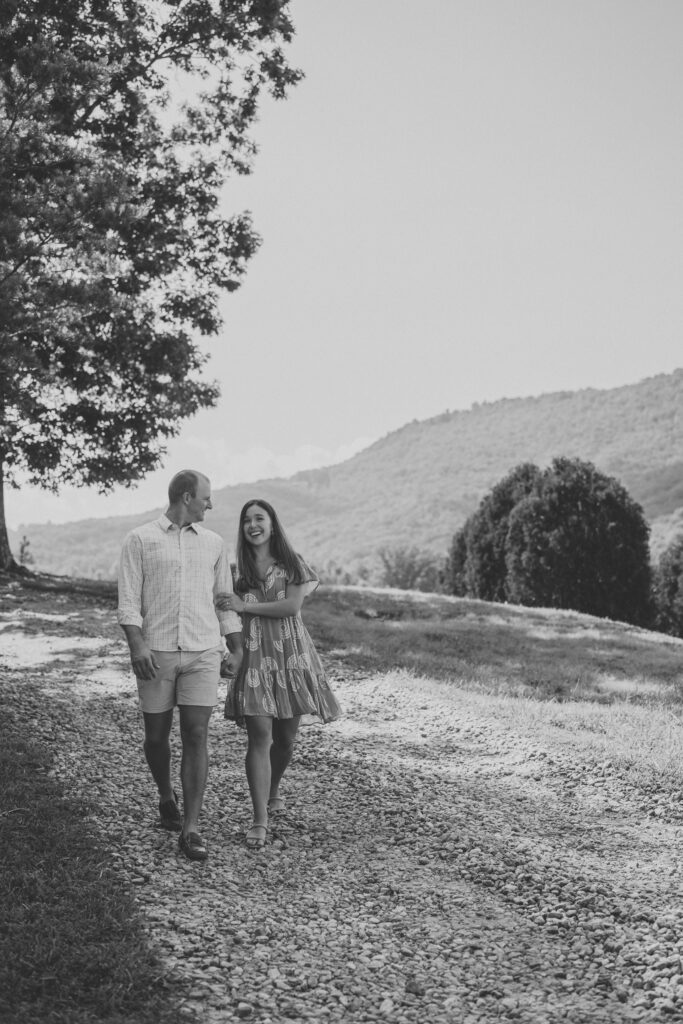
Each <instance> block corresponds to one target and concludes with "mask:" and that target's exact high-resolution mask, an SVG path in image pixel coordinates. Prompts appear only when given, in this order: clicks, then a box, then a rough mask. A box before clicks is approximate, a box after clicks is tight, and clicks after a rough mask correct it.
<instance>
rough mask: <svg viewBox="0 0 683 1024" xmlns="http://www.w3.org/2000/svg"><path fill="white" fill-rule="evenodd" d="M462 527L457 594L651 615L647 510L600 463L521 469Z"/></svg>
mask: <svg viewBox="0 0 683 1024" xmlns="http://www.w3.org/2000/svg"><path fill="white" fill-rule="evenodd" d="M494 494H496V499H495V500H494V497H493V496H494ZM492 509H497V510H498V513H499V514H497V515H496V514H493V513H492V511H491V510H492ZM461 532H462V537H459V536H458V535H457V534H456V537H455V538H454V542H453V547H452V550H451V585H452V586H453V587H454V585H458V586H459V589H458V590H457V591H456V590H455V587H454V592H457V593H461V594H462V593H465V594H467V595H470V596H477V597H484V598H485V599H487V600H506V601H513V602H515V603H518V604H525V605H540V606H544V607H549V608H572V609H575V610H576V611H581V612H586V613H589V614H593V615H599V616H605V617H609V618H613V619H621V620H624V621H627V622H634V623H640V624H644V623H646V622H647V621H649V617H650V601H649V592H650V568H649V550H648V533H649V528H648V526H647V523H646V521H645V518H644V515H643V511H642V509H641V508H640V506H639V505H637V504H636V502H634V501H633V500H632V498H631V497H630V496H629V494H628V492H627V491H626V490H625V488H624V487H622V485H621V484H620V483H619V482H618V481H617V480H615V479H614V478H612V477H608V476H605V475H604V474H602V473H600V472H599V471H598V470H597V469H596V468H595V467H594V466H593V465H592V464H591V463H588V462H582V461H581V460H580V459H567V458H557V459H555V460H553V462H552V464H551V466H550V467H548V469H546V470H545V471H543V472H541V471H540V470H537V469H536V467H534V466H530V465H528V464H527V465H524V466H520V467H517V469H515V470H513V472H512V473H511V474H510V475H509V476H508V477H506V479H505V480H504V481H502V482H501V484H499V485H497V487H496V488H494V491H492V492H491V495H489V496H487V497H486V498H485V499H484V500H483V501H482V504H481V506H480V509H479V510H478V512H476V513H475V514H474V516H472V517H471V520H470V521H468V523H466V524H465V527H464V529H463V531H461ZM482 552H483V553H484V556H488V557H483V556H482ZM492 566H493V570H492V568H491V567H492Z"/></svg>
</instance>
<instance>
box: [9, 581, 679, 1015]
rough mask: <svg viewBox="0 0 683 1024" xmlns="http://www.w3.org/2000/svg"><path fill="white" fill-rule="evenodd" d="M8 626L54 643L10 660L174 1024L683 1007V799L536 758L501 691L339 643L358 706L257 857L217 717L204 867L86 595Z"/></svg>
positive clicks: (233, 757)
mask: <svg viewBox="0 0 683 1024" xmlns="http://www.w3.org/2000/svg"><path fill="white" fill-rule="evenodd" d="M50 599H51V600H53V601H55V600H56V598H55V597H51V598H50ZM43 600H45V597H44V596H43ZM15 603H16V602H15ZM19 605H20V602H19ZM3 617H4V618H5V619H6V618H7V617H8V616H7V613H6V612H3V613H1V614H0V620H1V619H2V618H3ZM11 617H12V630H13V632H14V634H16V633H17V632H19V633H21V634H22V635H21V645H22V648H23V649H24V650H27V649H28V650H31V644H32V643H36V644H38V643H39V644H40V645H41V648H40V650H41V651H42V650H47V649H48V648H49V642H50V639H51V637H52V638H57V639H59V640H60V641H61V642H62V643H61V646H60V647H59V648H58V650H59V652H60V653H59V660H57V659H56V658H55V657H52V656H49V657H47V656H46V657H44V658H43V660H42V661H41V660H40V658H39V657H38V660H37V661H36V658H34V659H33V662H32V665H31V667H28V668H27V667H25V666H22V665H21V664H20V663H19V662H18V661H17V660H16V659H15V658H13V656H12V655H11V654H10V655H0V672H1V674H2V677H3V681H4V683H3V685H4V687H5V689H6V691H7V692H9V691H10V690H13V691H14V692H15V693H16V694H21V701H18V702H16V703H15V702H8V704H9V705H10V707H11V709H14V708H15V707H16V708H21V709H22V710H21V713H22V714H23V715H25V720H26V721H30V722H31V723H32V727H33V729H34V732H35V734H36V735H37V736H41V737H44V738H45V742H48V743H50V745H51V747H52V748H53V749H54V754H55V761H54V768H53V773H52V774H53V776H54V777H55V778H57V779H58V780H59V781H60V783H61V784H62V785H63V787H64V788H65V790H66V792H67V793H68V794H70V795H74V796H82V797H84V798H86V799H87V800H89V801H91V806H92V812H91V814H90V816H89V818H88V819H87V821H86V825H87V827H88V828H89V829H92V830H94V831H96V832H97V833H98V834H100V835H101V836H102V837H103V838H104V839H105V840H106V842H107V843H108V845H109V849H110V851H111V856H110V862H109V865H108V870H110V871H111V872H114V873H115V874H116V875H117V877H118V878H119V879H120V882H121V885H122V886H125V887H128V888H129V889H130V890H131V891H132V892H134V894H135V898H136V905H137V907H138V913H139V914H140V918H141V921H142V923H143V926H144V929H145V931H146V934H147V936H148V941H149V944H150V946H151V947H152V948H153V949H154V950H155V951H156V953H157V955H158V957H159V959H160V961H161V962H162V964H163V965H164V967H165V968H166V969H167V970H168V971H169V972H173V973H174V974H175V975H176V976H177V977H178V978H179V979H180V983H181V987H182V990H183V991H184V992H185V997H184V999H182V1000H181V1003H180V1004H179V1006H178V1017H179V1019H182V1020H187V1021H188V1022H192V1021H193V1020H195V1019H197V1020H202V1021H205V1022H208V1024H229V1022H232V1021H238V1020H245V1019H248V1020H250V1021H254V1022H258V1024H270V1022H282V1021H290V1020H291V1021H302V1022H304V1021H321V1020H322V1021H330V1022H337V1021H345V1022H352V1024H356V1022H359V1024H360V1022H364V1021H368V1022H379V1021H391V1022H392V1024H394V1022H395V1024H412V1022H414V1024H423V1022H425V1021H429V1022H430V1024H489V1022H494V1021H495V1022H498V1021H506V1020H507V1021H515V1022H522V1024H555V1022H558V1024H559V1022H561V1021H571V1022H576V1021H580V1022H582V1024H584V1022H585V1024H624V1022H629V1021H645V1022H655V1021H661V1020H668V1021H675V1020H681V1021H683V963H682V954H683V939H681V937H680V936H681V934H682V932H683V928H682V925H683V905H682V904H681V900H680V877H681V866H682V862H683V849H682V845H681V826H682V825H683V803H682V802H681V800H680V799H672V798H671V797H670V795H666V797H665V798H662V799H659V796H660V795H659V794H657V793H656V791H654V792H653V791H650V792H649V793H648V796H647V799H644V795H643V792H642V791H641V790H639V789H638V788H637V786H636V784H635V783H634V780H633V779H631V778H625V777H622V776H621V775H620V773H619V771H618V770H617V768H616V767H615V766H614V765H613V764H612V763H611V762H609V761H606V760H604V759H603V760H601V761H599V762H597V763H591V762H590V761H589V760H588V759H587V755H585V754H584V753H582V754H579V753H578V752H576V751H574V750H573V749H572V748H571V747H570V746H568V745H566V746H563V747H562V748H561V749H546V748H544V747H543V745H542V743H541V741H540V740H538V739H536V738H534V737H530V736H529V735H528V734H524V733H522V732H521V731H519V729H517V728H516V727H515V726H514V725H513V724H512V723H511V722H510V721H507V720H506V719H505V712H504V708H503V706H502V705H501V708H500V709H499V710H498V711H497V712H496V713H495V714H494V713H492V712H488V713H485V712H484V711H483V710H482V707H483V705H482V703H481V701H479V700H477V698H476V695H474V694H469V693H467V692H466V691H462V690H455V689H451V688H447V687H444V688H443V689H442V690H439V689H438V688H437V687H430V688H429V689H426V688H425V687H424V686H423V685H422V684H421V681H420V680H419V679H417V678H414V677H411V676H408V675H404V676H401V675H398V674H396V673H393V674H387V675H385V676H381V675H380V676H368V677H363V676H362V675H361V674H359V673H357V672H351V671H348V670H347V669H346V667H345V666H344V664H343V662H340V661H338V660H336V659H334V658H332V657H328V658H327V659H326V660H327V667H328V669H329V671H330V674H331V676H332V678H333V685H334V688H335V692H336V693H337V694H338V696H339V698H340V701H341V703H342V705H343V707H344V711H345V715H344V718H343V719H341V720H340V721H339V722H337V723H334V724H333V725H331V726H327V727H318V726H309V727H304V728H302V730H301V734H300V740H299V743H298V745H297V748H296V752H295V756H294V760H293V763H292V766H291V768H290V770H289V772H288V776H287V778H286V799H287V806H286V810H285V812H284V813H283V814H280V815H278V817H277V819H273V821H272V823H271V830H270V833H269V842H268V844H267V845H266V847H265V849H264V850H263V851H260V852H259V853H258V854H253V853H250V852H248V851H247V850H246V847H245V844H244V832H245V830H246V828H247V827H248V825H249V822H250V801H249V796H248V791H247V786H246V781H245V778H244V768H243V763H244V753H245V737H244V734H243V733H242V732H241V731H240V730H238V729H236V728H235V727H234V726H232V725H231V724H229V723H226V722H224V721H223V719H222V718H220V716H219V715H216V717H215V718H214V720H213V722H212V726H211V766H210V775H209V784H208V787H207V792H206V798H205V803H204V810H203V814H202V820H201V832H202V835H203V836H204V838H205V839H206V840H207V842H208V844H209V851H210V856H209V860H208V861H206V862H205V863H201V864H197V863H190V862H188V861H186V860H185V859H184V858H182V857H181V856H180V855H179V854H178V853H177V844H176V840H175V837H173V836H172V835H170V834H168V833H166V832H165V831H164V830H162V829H160V828H158V811H157V803H158V800H157V798H156V795H155V793H154V791H153V785H152V783H151V780H150V778H149V775H148V772H147V768H146V766H145V763H144V757H143V753H142V729H141V722H140V717H139V712H138V709H137V701H136V695H135V688H134V684H133V681H132V679H131V677H130V675H129V671H128V661H127V657H126V651H125V646H124V644H123V642H122V639H121V637H120V635H119V634H118V631H117V630H116V628H115V627H114V626H107V620H106V619H105V617H104V616H102V614H101V611H100V613H99V614H98V613H97V609H91V610H90V613H88V609H87V607H83V608H75V609H72V610H71V612H70V615H69V616H68V617H67V619H66V620H65V621H64V622H63V623H60V622H57V621H51V622H46V621H45V620H41V619H40V617H38V618H37V619H36V620H35V621H33V620H31V619H30V617H29V616H27V615H24V616H22V609H21V607H20V606H19V607H17V608H15V609H14V610H13V611H12V613H11ZM66 637H70V638H71V640H72V642H71V643H70V645H69V647H66V646H65V644H64V643H63V641H64V639H65V638H66ZM46 645H47V646H46ZM93 652H94V653H93ZM36 657H37V656H36ZM27 682H29V683H31V684H33V686H35V687H37V689H35V688H33V686H29V687H27V686H26V683H27ZM46 694H47V695H49V699H48V698H47V697H46ZM12 713H14V712H12ZM17 713H19V712H17ZM178 755H179V743H178V738H177V725H176V731H175V732H174V756H175V764H176V766H177V763H178ZM177 788H178V789H179V786H177ZM655 811H656V812H657V813H656V814H655V813H654V812H655Z"/></svg>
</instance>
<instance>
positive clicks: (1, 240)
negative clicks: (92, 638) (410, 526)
mask: <svg viewBox="0 0 683 1024" xmlns="http://www.w3.org/2000/svg"><path fill="white" fill-rule="evenodd" d="M292 32H293V29H292V25H291V22H290V20H289V17H288V13H287V0H282V2H280V0H251V2H246V0H245V2H227V0H165V2H164V0H158V2H155V3H149V2H146V0H142V2H138V0H21V3H18V2H16V0H15V2H8V3H5V4H3V5H2V10H1V11H0V472H1V473H2V476H4V479H6V480H9V481H10V482H13V483H15V484H16V483H17V481H18V480H20V479H23V480H27V481H29V482H31V483H34V484H40V485H42V486H46V487H50V488H52V489H56V488H57V486H58V485H59V484H60V483H64V482H68V483H74V484H85V485H96V486H98V488H99V489H100V490H106V489H108V488H110V487H111V486H112V485H113V484H114V483H116V482H124V483H130V482H132V481H133V480H136V479H139V478H140V477H142V476H143V475H144V474H145V473H147V472H148V471H149V470H150V469H152V468H154V467H155V466H157V465H158V463H159V461H160V457H161V455H162V454H163V440H164V439H166V438H168V437H170V436H172V435H173V434H175V433H176V432H177V430H178V428H179V423H180V420H181V419H182V418H184V417H187V416H190V415H192V414H193V413H194V412H196V411H197V410H198V409H199V408H200V407H202V406H209V405H212V404H214V403H215V402H216V399H217V397H218V388H217V386H216V385H215V383H211V382H206V381H203V380H202V377H201V371H202V368H203V365H204V362H205V357H204V356H203V355H202V354H201V352H200V351H199V349H198V348H197V345H196V343H195V340H194V339H195V337H196V336H197V334H200V335H207V336H208V335H214V334H216V333H217V331H218V330H219V328H220V325H221V321H220V315H219V311H218V298H219V295H220V293H221V291H223V290H228V291H229V290H232V289H234V288H236V287H238V285H239V283H240V281H241V279H242V277H243V275H244V273H245V268H246V264H247V262H248V260H249V258H250V257H251V256H252V255H253V254H254V252H255V250H256V248H257V246H258V244H259V239H258V236H257V235H256V234H255V232H254V230H253V227H252V224H251V221H250V218H249V216H248V215H247V214H240V215H236V216H232V217H229V218H226V217H224V216H222V214H221V212H220V198H221V189H222V186H223V184H224V181H225V178H226V177H227V176H228V175H229V174H230V173H240V174H241V173H248V172H249V170H250V168H251V163H252V159H253V156H254V152H255V148H254V144H253V142H252V141H251V139H250V137H249V130H250V127H251V125H252V123H253V121H254V118H255V115H256V110H257V101H258V99H259V96H260V95H261V93H262V91H263V90H264V89H268V90H269V91H270V93H271V94H272V95H274V96H275V97H283V96H284V95H285V94H286V91H287V89H288V87H289V86H291V85H293V84H294V83H295V82H296V81H297V80H298V79H299V77H300V73H299V72H298V71H295V70H293V69H292V68H290V67H289V66H288V64H287V62H286V60H285V57H284V55H283V52H282V48H281V47H282V44H283V43H286V42H287V41H289V40H290V39H291V36H292ZM174 83H175V91H176V92H177V91H178V88H179V87H180V86H182V87H183V92H184V93H185V94H188V92H192V99H191V100H189V101H188V102H186V103H185V104H184V105H182V106H178V105H177V104H174V103H173V102H172V98H171V96H172V89H171V86H172V85H173V84H174ZM2 476H0V486H1V483H2Z"/></svg>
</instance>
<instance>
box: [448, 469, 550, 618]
mask: <svg viewBox="0 0 683 1024" xmlns="http://www.w3.org/2000/svg"><path fill="white" fill-rule="evenodd" d="M540 475H541V471H540V469H539V468H538V466H534V465H533V463H530V462H523V463H521V464H520V465H519V466H516V467H515V468H514V469H513V470H511V471H510V472H509V473H508V475H507V476H506V477H504V478H503V479H502V480H501V481H500V482H499V483H497V484H496V485H495V487H494V488H493V489H492V490H491V491H490V492H489V494H487V495H486V496H485V497H484V498H483V499H482V501H481V504H480V505H479V508H478V509H477V510H476V511H475V512H473V513H472V515H471V516H470V517H469V519H468V520H467V521H466V523H465V524H464V526H463V527H462V529H461V530H459V531H458V533H456V535H455V536H454V538H453V543H452V545H451V549H450V552H449V558H448V570H447V571H448V573H449V575H450V584H451V589H452V592H453V593H454V594H460V596H465V595H468V596H470V597H478V598H480V599H481V600H483V601H505V600H506V596H507V595H506V591H505V580H506V576H507V566H506V563H505V555H506V542H507V533H508V524H509V520H510V514H511V512H512V510H513V509H514V507H515V506H516V505H517V503H518V502H519V501H521V499H522V498H524V497H526V496H527V495H528V494H529V493H530V491H531V490H532V489H533V487H534V484H535V483H536V480H537V479H538V477H539V476H540Z"/></svg>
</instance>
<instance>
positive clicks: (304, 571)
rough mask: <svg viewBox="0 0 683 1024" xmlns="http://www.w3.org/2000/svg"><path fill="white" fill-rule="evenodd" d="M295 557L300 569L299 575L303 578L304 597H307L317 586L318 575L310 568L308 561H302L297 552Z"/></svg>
mask: <svg viewBox="0 0 683 1024" xmlns="http://www.w3.org/2000/svg"><path fill="white" fill-rule="evenodd" d="M296 557H297V558H298V559H299V568H300V571H301V577H302V579H303V586H304V587H305V588H306V589H305V591H304V593H305V595H306V597H308V595H309V594H312V593H313V591H314V590H316V589H317V588H318V587H319V585H320V577H319V576H318V574H317V572H316V571H315V570H314V569H311V567H310V565H309V564H308V562H306V561H304V559H303V558H302V557H301V555H300V554H299V553H298V552H297V556H296ZM288 579H289V577H288ZM289 582H291V581H289Z"/></svg>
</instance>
